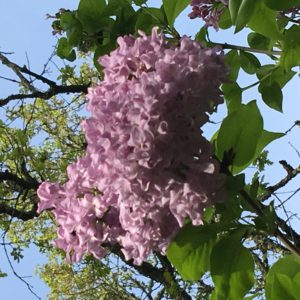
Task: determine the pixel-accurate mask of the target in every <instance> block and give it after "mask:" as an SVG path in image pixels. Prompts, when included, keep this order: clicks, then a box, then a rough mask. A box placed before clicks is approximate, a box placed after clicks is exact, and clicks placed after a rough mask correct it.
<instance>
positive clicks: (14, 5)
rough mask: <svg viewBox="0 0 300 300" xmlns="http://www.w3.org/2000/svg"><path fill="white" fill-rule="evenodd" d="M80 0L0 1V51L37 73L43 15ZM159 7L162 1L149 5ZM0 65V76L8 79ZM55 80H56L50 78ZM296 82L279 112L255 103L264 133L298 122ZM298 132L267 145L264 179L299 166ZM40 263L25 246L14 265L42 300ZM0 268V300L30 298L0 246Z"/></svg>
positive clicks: (44, 52) (183, 26)
mask: <svg viewBox="0 0 300 300" xmlns="http://www.w3.org/2000/svg"><path fill="white" fill-rule="evenodd" d="M78 2H79V0H76V1H74V0H73V1H68V0H44V1H41V0H26V1H23V0H1V1H0V51H3V52H14V54H13V55H11V56H10V58H11V59H12V60H14V61H15V62H17V63H19V64H20V65H23V64H26V53H27V55H28V59H29V62H30V67H31V68H32V70H34V71H37V72H39V71H41V70H42V67H43V65H44V63H45V62H46V61H47V59H48V58H49V56H50V54H51V53H52V52H53V47H54V45H55V44H56V38H55V37H53V36H52V34H51V32H52V29H51V20H46V19H45V16H46V14H47V13H49V14H55V12H57V11H58V9H59V8H62V7H63V8H69V9H75V8H76V7H77V4H78ZM151 3H152V4H156V5H157V3H161V1H157V0H152V1H149V5H151ZM186 14H187V11H186V12H185V13H184V14H183V16H182V17H181V18H180V20H179V22H178V23H177V25H178V26H177V27H178V28H179V29H180V32H181V33H182V34H187V35H191V36H192V35H193V34H194V33H195V32H196V31H197V29H198V28H200V21H199V20H193V21H191V20H189V19H187V18H186ZM211 39H212V40H213V41H216V42H217V41H218V42H228V43H235V44H242V45H244V46H246V45H247V44H246V35H245V34H240V35H238V36H236V37H234V38H233V37H232V32H229V33H227V32H226V33H225V32H222V31H220V32H218V33H213V30H212V34H211ZM4 72H6V71H5V69H4V68H3V67H2V66H1V65H0V75H2V76H3V75H4V74H6V75H9V73H4ZM54 78H55V76H54ZM254 80H255V79H254V78H252V79H251V80H250V81H249V77H247V76H246V75H245V74H242V76H241V82H240V85H241V86H246V85H248V84H251V83H253V82H254ZM0 87H1V88H0V98H1V97H4V96H6V95H8V94H10V93H12V92H13V91H15V92H16V90H15V89H16V87H15V86H14V85H12V84H10V83H9V82H6V81H0ZM299 87H300V85H299V78H298V77H297V78H295V79H294V80H293V81H292V82H291V83H289V85H288V86H287V87H286V88H285V90H284V108H283V110H284V114H281V113H278V112H275V111H274V110H271V109H269V108H268V107H266V106H265V105H264V104H263V103H262V101H261V100H259V101H258V103H259V106H260V107H261V109H262V113H263V116H264V121H265V128H266V129H267V130H269V131H278V132H284V131H285V130H287V129H288V128H289V127H291V126H292V124H293V122H294V121H295V120H298V119H300V115H299V109H298V107H299V104H298V103H299V98H300V97H299V96H300V88H299ZM252 99H259V95H258V94H257V93H256V92H255V89H254V90H251V91H249V92H247V93H245V100H252ZM224 111H225V109H224V108H221V109H220V113H219V114H217V115H215V116H214V117H213V119H214V120H215V121H218V122H220V121H221V120H222V118H223V116H224ZM216 129H217V127H216V126H209V127H207V128H206V130H207V135H211V134H212V133H213V132H214V131H215V130H216ZM298 136H299V129H294V130H293V132H292V133H291V134H289V135H288V136H287V137H285V138H284V139H283V140H280V141H278V142H274V143H273V144H272V146H271V147H270V153H271V154H270V158H271V160H274V161H275V164H274V166H272V167H270V169H269V170H268V172H267V175H266V176H267V179H268V180H269V181H270V182H271V183H275V182H277V181H278V180H279V179H281V178H282V177H283V176H285V172H284V171H283V170H282V168H281V167H280V166H279V165H278V163H277V162H278V160H280V159H285V160H287V161H288V162H289V163H290V164H292V165H294V166H296V165H299V164H300V158H299V157H298V155H297V153H296V152H295V151H294V150H293V149H292V147H291V146H290V145H289V142H291V143H292V144H293V145H294V146H295V147H296V148H297V149H300V139H299V138H298ZM299 184H300V180H299V179H297V180H295V182H294V184H292V185H291V186H290V187H289V189H290V190H293V189H295V187H297V186H299ZM283 199H284V198H283ZM299 207H300V205H299V203H295V202H294V203H293V202H292V203H289V204H288V209H289V210H292V211H298V212H299ZM43 262H45V259H44V258H43V256H42V255H41V254H39V253H38V252H37V250H36V249H35V248H33V247H32V248H30V249H29V250H27V251H25V252H24V260H22V262H21V263H20V264H17V263H14V267H15V269H16V271H17V272H18V273H19V275H22V276H33V277H32V278H27V279H26V280H27V281H28V282H30V283H32V285H34V290H35V292H36V293H37V294H38V295H39V296H40V297H41V298H42V299H46V294H47V291H48V289H47V287H46V286H45V285H44V284H43V282H42V281H40V280H39V279H38V278H37V277H35V276H34V269H35V266H36V265H37V264H42V263H43ZM0 269H1V270H2V271H3V272H6V273H8V274H9V277H7V278H0V299H1V300H32V299H33V295H32V294H30V293H29V291H28V290H27V287H26V286H25V285H24V284H23V283H22V282H20V281H19V280H18V279H17V278H15V277H14V276H13V275H12V274H11V272H10V269H9V266H8V264H7V260H6V258H5V256H4V252H3V249H2V246H0Z"/></svg>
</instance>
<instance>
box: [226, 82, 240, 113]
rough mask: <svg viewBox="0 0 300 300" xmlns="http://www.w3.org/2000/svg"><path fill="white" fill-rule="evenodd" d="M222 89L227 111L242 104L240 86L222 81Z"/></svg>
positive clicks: (230, 111) (232, 110)
mask: <svg viewBox="0 0 300 300" xmlns="http://www.w3.org/2000/svg"><path fill="white" fill-rule="evenodd" d="M222 91H223V94H224V97H225V100H226V105H227V110H228V112H229V113H232V112H234V111H235V110H237V109H239V108H240V106H241V105H242V92H243V90H242V88H241V87H240V86H239V85H238V84H237V83H236V82H233V83H223V84H222Z"/></svg>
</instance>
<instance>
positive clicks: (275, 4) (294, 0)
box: [264, 0, 300, 11]
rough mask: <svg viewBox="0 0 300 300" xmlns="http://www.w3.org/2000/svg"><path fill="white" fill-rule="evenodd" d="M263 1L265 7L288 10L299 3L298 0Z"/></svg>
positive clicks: (299, 0)
mask: <svg viewBox="0 0 300 300" xmlns="http://www.w3.org/2000/svg"><path fill="white" fill-rule="evenodd" d="M264 2H265V4H266V6H267V7H269V8H271V9H273V10H277V11H284V10H289V9H291V8H293V7H295V6H297V5H300V0H284V1H279V0H264Z"/></svg>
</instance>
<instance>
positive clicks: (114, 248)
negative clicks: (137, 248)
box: [105, 245, 192, 300]
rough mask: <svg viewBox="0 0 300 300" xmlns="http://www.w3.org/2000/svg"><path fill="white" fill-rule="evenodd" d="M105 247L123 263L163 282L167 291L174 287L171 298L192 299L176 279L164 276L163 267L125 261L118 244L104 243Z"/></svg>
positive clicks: (179, 299)
mask: <svg viewBox="0 0 300 300" xmlns="http://www.w3.org/2000/svg"><path fill="white" fill-rule="evenodd" d="M105 247H106V248H108V249H109V250H110V251H111V252H112V253H114V254H116V255H117V256H118V257H120V258H121V259H122V260H123V261H124V263H125V264H127V265H129V266H131V267H132V268H134V269H136V270H137V271H138V272H139V273H140V274H142V275H143V276H146V277H148V278H151V279H152V280H154V281H156V282H159V283H161V284H163V285H164V286H165V287H166V290H167V291H168V288H170V289H171V290H173V289H174V288H175V289H174V291H177V294H176V297H175V298H172V299H178V300H191V299H192V298H191V296H190V295H189V294H188V293H187V292H186V291H185V290H184V289H182V288H181V287H180V286H179V284H178V282H177V281H176V280H174V279H173V278H172V277H171V278H167V277H166V276H165V269H164V268H156V267H154V266H152V265H151V264H150V263H148V262H143V263H142V264H141V265H140V266H138V265H135V264H134V263H133V261H132V260H129V261H127V260H126V259H125V257H124V254H123V253H122V251H121V247H120V246H118V245H105ZM171 296H172V297H174V296H175V295H171Z"/></svg>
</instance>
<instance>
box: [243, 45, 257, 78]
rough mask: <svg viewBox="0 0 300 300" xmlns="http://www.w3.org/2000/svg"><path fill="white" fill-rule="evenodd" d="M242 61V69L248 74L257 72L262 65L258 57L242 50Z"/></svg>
mask: <svg viewBox="0 0 300 300" xmlns="http://www.w3.org/2000/svg"><path fill="white" fill-rule="evenodd" d="M240 62H241V67H242V69H243V70H244V71H245V72H246V73H248V74H255V73H256V71H257V69H258V68H260V67H261V65H260V62H259V60H258V59H257V57H256V56H255V55H253V54H251V53H249V52H245V51H240Z"/></svg>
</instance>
